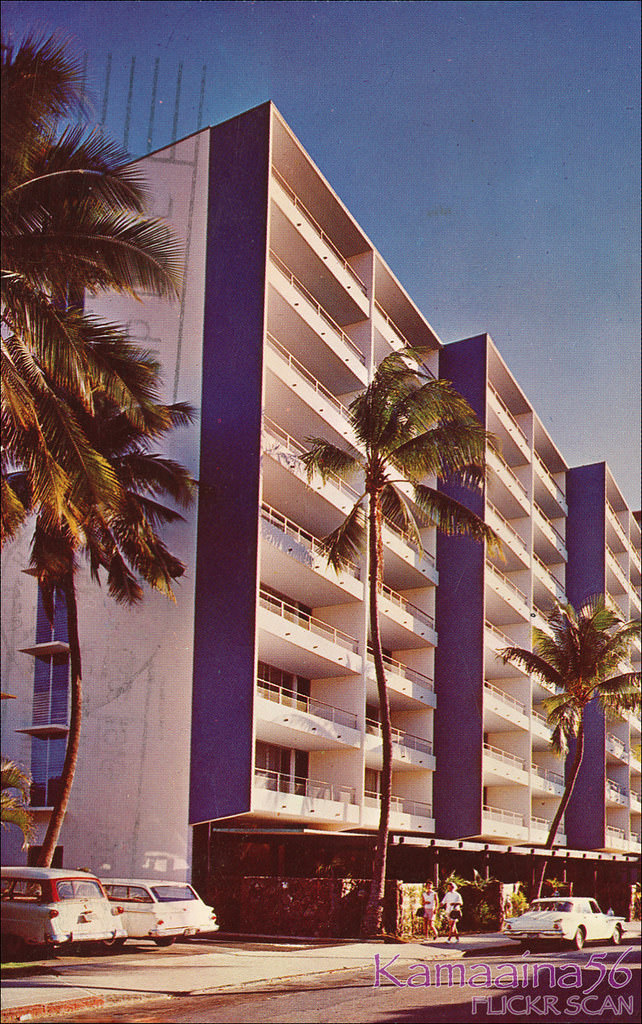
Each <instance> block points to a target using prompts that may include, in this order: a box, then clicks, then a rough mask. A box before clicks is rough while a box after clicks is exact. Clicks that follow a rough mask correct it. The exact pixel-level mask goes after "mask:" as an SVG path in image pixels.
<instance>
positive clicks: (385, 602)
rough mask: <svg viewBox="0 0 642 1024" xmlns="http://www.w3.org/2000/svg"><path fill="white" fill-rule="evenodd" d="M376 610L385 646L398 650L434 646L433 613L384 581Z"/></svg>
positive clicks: (435, 636) (435, 639) (435, 644)
mask: <svg viewBox="0 0 642 1024" xmlns="http://www.w3.org/2000/svg"><path fill="white" fill-rule="evenodd" d="M379 612H380V616H381V631H382V636H383V637H384V643H385V645H386V647H389V648H391V649H393V650H399V649H403V648H407V647H422V646H425V644H431V645H432V646H433V647H436V646H437V634H436V632H435V620H434V618H433V617H432V615H430V614H429V613H428V612H426V611H424V610H423V609H421V608H418V607H417V606H416V605H414V604H411V602H410V601H408V599H407V598H405V597H404V596H403V595H402V594H399V593H398V592H397V591H395V590H392V589H391V588H390V587H388V586H386V585H385V584H381V586H380V587H379Z"/></svg>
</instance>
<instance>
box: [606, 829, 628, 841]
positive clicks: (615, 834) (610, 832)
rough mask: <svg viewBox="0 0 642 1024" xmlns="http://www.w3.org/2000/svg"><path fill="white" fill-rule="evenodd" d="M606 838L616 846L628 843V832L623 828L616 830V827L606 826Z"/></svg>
mask: <svg viewBox="0 0 642 1024" xmlns="http://www.w3.org/2000/svg"><path fill="white" fill-rule="evenodd" d="M606 838H607V840H611V841H612V842H614V843H615V844H616V845H619V844H621V843H626V832H625V831H624V829H623V828H615V826H614V825H607V826H606Z"/></svg>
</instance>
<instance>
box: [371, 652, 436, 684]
mask: <svg viewBox="0 0 642 1024" xmlns="http://www.w3.org/2000/svg"><path fill="white" fill-rule="evenodd" d="M368 661H369V662H374V657H373V654H372V648H371V647H370V646H369V645H368ZM383 663H384V666H385V667H386V668H387V669H389V670H390V672H392V673H394V674H395V675H397V676H401V678H402V679H407V680H408V681H409V682H411V683H417V684H418V685H419V686H423V687H425V689H427V690H434V688H435V684H434V681H433V680H432V679H431V678H430V677H429V676H425V675H423V673H421V672H417V671H416V669H414V668H409V667H408V665H404V664H403V662H401V661H397V659H396V658H390V657H389V656H388V655H384V658H383Z"/></svg>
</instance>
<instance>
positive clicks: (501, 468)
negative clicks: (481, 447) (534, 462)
mask: <svg viewBox="0 0 642 1024" xmlns="http://www.w3.org/2000/svg"><path fill="white" fill-rule="evenodd" d="M488 464H489V466H491V467H492V468H493V469H494V470H495V472H496V473H497V474H498V475H499V476H501V474H502V473H506V474H507V476H508V477H509V478H510V481H511V483H513V484H515V486H516V487H517V488H518V489H519V490H520V491H521V492H522V495H523V497H524V498H526V499H528V491H527V490H526V488H525V487H524V484H523V483H522V481H521V480H520V479H519V478H518V477H517V476H516V475H515V473H513V471H512V469H511V468H510V466H509V465H508V463H507V462H504V460H503V459H502V457H501V455H498V454H497V452H495V451H492V450H491V451H489V453H488Z"/></svg>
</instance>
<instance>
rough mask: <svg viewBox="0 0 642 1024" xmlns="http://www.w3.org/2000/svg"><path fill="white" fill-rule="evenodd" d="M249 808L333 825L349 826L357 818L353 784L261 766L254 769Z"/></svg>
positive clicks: (284, 816) (263, 812) (277, 815)
mask: <svg viewBox="0 0 642 1024" xmlns="http://www.w3.org/2000/svg"><path fill="white" fill-rule="evenodd" d="M252 810H253V811H255V812H258V813H262V814H269V815H270V816H274V817H277V818H279V817H282V818H289V819H295V820H298V821H302V822H305V821H307V822H311V821H314V822H315V823H316V822H325V823H326V826H327V827H335V828H345V827H352V826H354V825H356V824H357V823H358V820H359V810H358V807H357V805H356V798H355V790H354V787H352V786H340V785H337V784H335V783H331V782H321V781H318V780H316V779H306V778H299V777H297V776H291V775H285V774H283V773H281V772H273V771H268V770H266V769H263V768H257V769H255V772H254V787H253V792H252Z"/></svg>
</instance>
